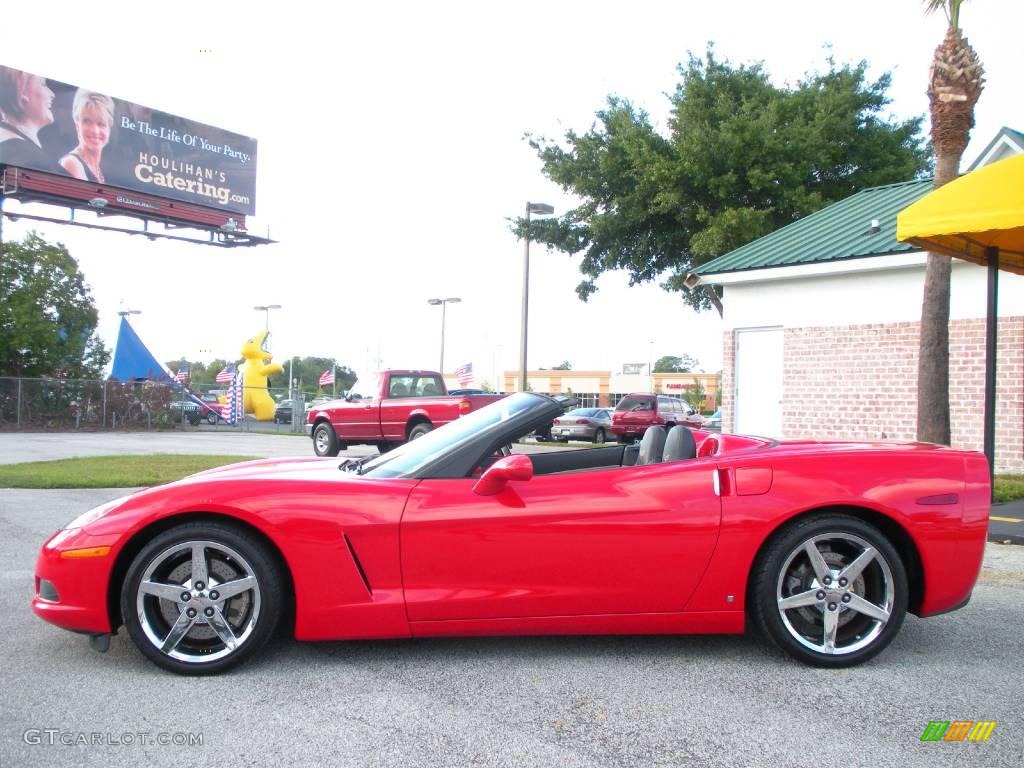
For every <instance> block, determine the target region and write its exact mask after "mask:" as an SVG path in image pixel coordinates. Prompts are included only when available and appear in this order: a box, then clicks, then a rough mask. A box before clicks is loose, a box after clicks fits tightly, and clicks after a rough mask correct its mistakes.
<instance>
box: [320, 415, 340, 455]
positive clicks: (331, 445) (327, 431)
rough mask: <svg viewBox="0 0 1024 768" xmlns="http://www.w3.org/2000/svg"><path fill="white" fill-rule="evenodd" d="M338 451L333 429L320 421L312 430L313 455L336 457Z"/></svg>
mask: <svg viewBox="0 0 1024 768" xmlns="http://www.w3.org/2000/svg"><path fill="white" fill-rule="evenodd" d="M339 450H340V449H339V446H338V436H337V435H336V434H335V433H334V427H332V426H331V425H330V424H328V423H327V422H326V421H321V422H320V423H319V424H317V425H316V427H314V429H313V453H315V454H316V455H317V456H337V455H338V451H339Z"/></svg>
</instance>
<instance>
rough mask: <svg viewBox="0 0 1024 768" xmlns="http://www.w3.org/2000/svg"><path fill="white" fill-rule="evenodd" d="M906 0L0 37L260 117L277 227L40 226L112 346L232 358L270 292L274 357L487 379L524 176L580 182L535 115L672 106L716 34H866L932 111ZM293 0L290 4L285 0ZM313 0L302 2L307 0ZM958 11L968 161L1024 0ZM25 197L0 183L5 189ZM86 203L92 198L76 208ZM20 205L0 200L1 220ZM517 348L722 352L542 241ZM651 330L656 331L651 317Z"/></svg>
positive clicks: (671, 313)
mask: <svg viewBox="0 0 1024 768" xmlns="http://www.w3.org/2000/svg"><path fill="white" fill-rule="evenodd" d="M922 8H923V3H922V2H919V1H918V0H861V1H860V2H857V3H850V2H834V1H833V0H814V1H813V2H804V1H802V0H790V1H789V2H786V3H763V2H752V1H748V0H719V1H718V2H714V3H696V2H672V3H669V2H649V1H647V2H645V1H644V0H633V2H631V3H622V2H604V1H603V0H586V1H579V2H577V1H573V2H559V1H558V0H552V1H551V2H549V3H546V4H534V5H530V4H524V3H510V2H501V1H498V0H494V1H493V2H468V1H467V2H446V1H445V0H434V1H433V2H412V1H411V0H409V1H402V2H398V1H396V2H375V3H364V4H351V5H350V4H348V3H331V4H324V3H317V4H312V3H291V4H286V5H282V4H280V3H274V4H271V3H253V2H244V3H235V2H216V3H191V2H179V3H159V4H158V3H138V2H130V3H129V2H105V3H101V4H97V5H93V6H87V5H82V4H81V3H70V2H68V3H63V2H52V1H51V2H46V0H37V1H36V2H32V3H4V9H3V14H2V15H3V25H4V32H5V34H4V36H3V37H4V39H3V43H2V47H0V63H4V64H7V65H9V66H13V67H17V68H20V69H25V70H28V71H31V72H35V73H38V74H41V75H44V76H47V77H51V78H55V79H57V80H62V81H65V82H68V83H72V84H75V85H80V86H85V87H88V88H92V89H95V90H98V91H102V92H105V93H109V94H111V95H113V96H115V97H117V98H121V99H127V100H130V101H134V102H137V103H140V104H143V105H146V106H150V107H154V108H157V109H160V110H163V111H166V112H170V113H173V114H177V115H181V116H183V117H186V118H189V119H192V120H196V121H199V122H203V123H207V124H210V125H214V126H218V127H221V128H225V129H227V130H230V131H234V132H237V133H241V134H244V135H247V136H252V137H254V138H255V139H257V140H258V142H259V165H258V179H257V192H256V215H255V216H253V217H250V218H249V229H250V231H252V232H254V233H256V234H261V235H266V234H267V232H268V230H269V233H270V236H271V237H272V238H273V239H275V240H278V241H279V243H278V244H275V245H271V246H262V247H256V248H237V249H230V250H228V249H220V248H214V247H209V246H199V245H185V244H177V243H172V242H150V241H148V240H146V239H144V238H141V237H129V236H126V235H119V234H113V233H102V232H94V231H87V230H82V229H75V228H73V227H67V226H45V227H36V229H37V230H38V231H39V232H40V233H41V234H42V235H43V236H44V237H46V238H47V239H50V240H59V241H62V242H64V243H65V244H66V245H67V246H68V248H69V249H70V251H71V253H72V255H73V256H75V258H76V259H77V260H78V262H79V264H80V265H81V267H82V270H83V271H84V273H85V276H86V279H87V280H88V282H89V283H90V285H91V287H92V290H93V295H94V297H95V299H96V302H97V305H98V308H99V311H100V317H101V321H100V333H101V335H102V336H103V338H104V341H105V342H106V343H107V345H108V346H109V347H111V348H113V345H114V342H115V340H116V332H117V321H118V318H117V311H118V310H119V309H122V308H131V309H139V310H141V311H142V313H143V314H142V315H139V316H136V317H134V318H133V325H134V326H135V328H136V329H137V331H138V332H139V334H140V335H141V337H142V338H143V340H144V341H145V342H146V344H147V345H148V346H149V347H150V349H151V350H152V351H153V352H154V354H155V355H156V356H157V358H158V359H160V360H171V359H175V358H178V357H181V356H184V357H187V358H190V359H193V360H196V359H198V360H210V359H213V358H214V357H223V358H229V359H233V358H235V357H237V356H238V350H239V347H240V346H241V344H242V342H243V341H244V340H245V338H247V337H248V336H250V335H251V334H253V333H255V332H256V331H257V330H259V329H260V328H262V326H263V315H262V313H257V312H255V311H254V310H253V309H252V307H253V305H256V304H281V305H282V307H283V309H281V310H278V311H275V312H273V313H272V315H271V330H272V332H273V338H272V345H271V346H272V349H273V351H274V353H275V356H277V357H287V356H288V355H290V354H295V355H323V356H335V357H336V358H337V360H338V362H339V363H340V364H345V365H350V366H352V367H353V368H355V369H356V370H357V371H359V372H361V373H362V372H364V371H366V370H367V368H368V367H369V368H373V367H375V366H376V361H377V360H378V358H379V359H380V360H381V361H382V365H383V366H384V367H414V366H416V367H425V368H436V367H437V365H438V362H439V360H438V358H439V351H440V350H439V344H440V335H441V334H440V326H441V317H440V314H441V313H440V311H439V308H438V307H432V306H429V305H428V304H427V299H429V298H434V297H450V296H457V297H460V298H461V299H462V303H461V304H457V305H454V306H451V305H450V306H449V307H448V312H447V334H446V345H445V368H446V369H447V370H448V371H451V370H453V369H454V368H455V367H456V366H458V365H460V364H462V363H466V362H472V363H473V364H474V368H475V370H476V372H477V375H478V381H479V380H488V381H490V382H492V383H493V381H494V372H495V371H496V370H498V369H499V368H500V369H509V370H511V369H516V368H517V367H518V361H519V338H520V335H519V328H520V305H521V296H522V292H521V291H522V261H523V248H522V243H521V242H520V241H517V240H516V239H515V238H514V237H513V236H512V235H511V233H510V232H509V230H508V219H509V218H510V217H513V216H516V215H521V214H522V211H523V207H524V204H525V202H526V201H527V200H533V201H539V202H546V203H550V204H552V205H554V206H555V208H556V212H563V211H565V209H566V208H567V207H570V206H571V205H572V201H571V200H569V199H567V198H565V197H564V196H563V195H562V193H561V191H560V190H559V189H558V188H557V187H556V186H554V185H553V184H551V183H550V182H549V181H547V180H546V179H545V178H544V176H543V175H542V174H541V172H540V163H539V161H538V159H537V158H536V155H535V153H534V152H533V151H531V149H530V148H529V146H528V145H527V144H526V142H525V141H524V140H523V134H524V133H526V132H531V133H536V134H541V135H545V136H548V137H552V138H554V137H560V136H561V135H562V134H564V132H565V131H566V130H570V129H572V130H576V131H581V132H582V131H586V130H587V129H588V128H589V127H590V125H591V124H592V122H593V120H594V112H595V111H596V110H598V109H600V108H601V107H603V106H604V104H605V99H606V97H607V96H608V95H609V94H617V95H619V96H622V97H625V98H628V99H630V100H631V101H633V102H634V103H635V104H637V105H638V106H640V107H642V108H643V109H645V110H647V111H648V113H649V114H650V115H651V118H652V119H653V120H654V121H655V124H656V125H659V126H661V127H662V128H664V125H665V120H666V118H667V115H668V108H669V102H668V99H667V96H666V94H667V93H670V92H672V91H673V90H674V88H675V85H676V83H677V82H678V74H677V71H676V65H677V64H678V63H679V62H681V61H684V60H685V59H686V57H687V53H688V52H690V51H692V52H694V53H697V54H701V53H703V51H704V49H705V46H706V43H707V42H708V41H714V43H715V50H716V53H717V55H718V56H719V57H720V58H728V59H729V60H731V61H732V62H733V63H734V64H739V63H749V62H752V61H762V62H763V63H764V65H765V67H766V69H767V71H768V72H769V73H771V75H772V77H773V78H774V79H775V81H776V82H777V83H780V84H781V83H785V82H790V83H792V82H795V81H796V80H797V79H799V78H800V77H801V76H802V75H804V74H805V73H807V72H810V71H813V70H816V69H822V68H823V67H824V66H825V59H826V57H827V56H828V55H829V51H828V50H827V49H826V46H831V55H833V56H834V57H835V59H836V60H837V61H838V62H843V63H845V62H850V63H855V62H857V61H859V60H861V59H866V60H867V61H868V62H869V63H870V65H871V75H872V76H873V77H877V76H878V75H880V74H882V73H883V72H885V71H889V72H891V73H892V77H893V85H892V89H891V91H890V94H891V96H892V98H893V104H892V105H891V111H892V114H894V115H895V116H896V117H898V118H900V119H905V118H907V117H911V116H915V115H921V114H926V112H927V98H926V96H925V86H926V80H927V72H928V64H929V62H930V60H931V56H932V52H933V50H934V48H935V46H936V45H937V44H938V43H939V42H940V41H941V38H942V35H943V31H944V27H945V19H944V18H943V17H942V16H941V14H939V15H936V16H931V17H925V16H924V14H923V11H922ZM282 9H287V10H282ZM303 9H304V10H303ZM961 26H962V28H963V29H964V30H965V32H966V34H967V36H968V39H969V40H970V42H971V44H972V45H973V46H974V47H975V49H976V50H977V51H978V53H979V54H980V56H981V59H982V61H983V63H984V65H985V67H986V69H987V73H988V74H987V86H986V89H985V92H984V94H983V95H982V97H981V101H980V102H979V104H978V107H977V110H976V117H977V126H976V128H975V130H974V132H973V133H972V142H971V145H970V147H969V148H968V150H967V153H966V155H965V160H966V162H968V163H969V162H970V161H971V160H973V159H974V157H975V156H977V154H978V153H979V152H980V151H981V149H982V148H983V147H984V146H985V145H986V144H987V143H988V142H989V140H991V138H992V137H993V136H994V135H995V133H996V132H997V131H998V130H999V129H1000V128H1001V127H1002V126H1004V125H1008V126H1010V127H1013V128H1016V129H1018V130H1021V129H1024V98H1022V95H1024V94H1022V87H1021V79H1020V75H1021V71H1022V70H1021V57H1020V42H1019V36H1020V30H1022V29H1024V3H1021V2H1019V1H1018V0H983V1H979V0H974V1H973V2H969V3H965V7H964V9H963V11H962V16H961ZM16 208H17V204H15V203H13V202H8V203H7V209H8V210H15V209H16ZM86 216H87V214H86ZM28 229H29V227H28V226H27V225H26V224H25V222H24V221H23V220H22V221H19V222H16V223H12V222H10V221H9V220H5V222H4V228H3V235H4V238H5V239H12V238H20V237H21V236H22V235H23V234H24V233H25V232H26V231H27V230H28ZM531 257H532V258H531V294H530V296H531V299H530V343H529V364H530V367H531V368H538V367H550V366H553V365H556V364H558V363H560V362H561V361H562V360H565V359H568V360H570V361H572V363H573V367H574V368H576V369H578V370H582V369H602V370H605V369H616V370H617V369H619V368H620V367H621V365H622V363H624V362H647V360H648V359H649V358H650V357H654V358H655V359H656V358H657V357H660V356H662V355H669V354H683V353H686V354H690V355H692V356H694V357H696V358H698V359H699V360H700V363H701V367H702V368H703V369H704V370H706V371H712V372H713V371H717V370H719V369H720V367H721V361H722V332H721V324H720V322H719V320H718V318H717V315H716V314H715V313H714V312H713V311H712V312H708V313H702V314H700V315H698V314H696V313H694V312H693V311H692V310H690V309H689V308H687V307H686V306H685V305H684V304H683V303H682V301H681V300H680V299H679V298H678V297H677V296H674V295H671V294H667V293H665V292H664V291H662V290H661V289H660V288H658V287H657V285H656V284H650V285H646V286H639V287H633V288H629V287H628V286H627V279H626V277H625V276H624V275H623V274H612V275H606V276H604V277H603V278H601V279H600V280H599V281H598V285H599V287H600V290H599V292H598V293H597V294H596V295H595V296H593V297H592V298H591V300H590V301H589V302H588V303H586V304H584V303H582V302H580V301H579V300H578V299H577V298H576V295H575V292H574V288H575V286H576V284H577V283H578V282H579V280H580V275H579V272H578V265H579V260H578V259H574V258H570V257H567V256H565V255H563V254H560V253H549V252H546V251H545V250H544V249H543V248H541V247H538V246H534V248H533V250H532V253H531ZM652 342H653V343H652Z"/></svg>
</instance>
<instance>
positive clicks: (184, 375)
mask: <svg viewBox="0 0 1024 768" xmlns="http://www.w3.org/2000/svg"><path fill="white" fill-rule="evenodd" d="M190 378H191V377H190V376H189V365H188V363H182V364H181V367H180V368H179V369H178V372H177V373H176V374H174V380H175V381H188V380H189V379H190Z"/></svg>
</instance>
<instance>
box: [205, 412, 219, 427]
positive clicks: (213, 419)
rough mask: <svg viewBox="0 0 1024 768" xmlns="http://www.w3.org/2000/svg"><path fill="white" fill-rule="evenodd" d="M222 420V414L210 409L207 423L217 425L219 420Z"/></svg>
mask: <svg viewBox="0 0 1024 768" xmlns="http://www.w3.org/2000/svg"><path fill="white" fill-rule="evenodd" d="M218 421H220V415H218V413H217V412H216V411H209V412H207V414H206V423H207V424H213V425H215V426H216V424H217V422H218Z"/></svg>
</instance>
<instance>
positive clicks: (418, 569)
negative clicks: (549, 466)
mask: <svg viewBox="0 0 1024 768" xmlns="http://www.w3.org/2000/svg"><path fill="white" fill-rule="evenodd" d="M712 473H713V467H712V466H710V465H708V464H706V463H704V462H700V463H698V464H696V465H690V464H684V463H676V464H664V465H653V466H645V467H621V468H615V469H606V470H591V471H585V472H574V473H566V474H551V475H538V476H535V477H533V478H532V479H530V480H527V481H512V482H509V484H508V486H506V488H505V489H504V490H503V491H502V492H501V493H499V494H498V495H496V496H478V495H476V494H475V493H474V492H473V490H472V489H473V485H474V484H475V482H476V481H475V480H474V479H428V480H423V481H422V482H421V483H420V484H419V485H418V486H417V487H416V489H415V490H414V491H413V492H412V494H411V495H410V497H409V500H408V502H407V504H406V508H405V512H404V513H403V516H402V522H401V530H400V537H401V548H402V572H403V584H404V588H405V598H406V606H407V610H408V614H409V619H410V621H438V620H454V619H492V618H510V617H526V616H571V615H588V614H590V615H592V614H628V613H649V612H662V611H679V610H681V609H682V607H683V606H684V605H685V603H686V600H687V598H688V597H689V596H690V594H692V592H693V590H694V589H695V588H696V586H697V584H698V582H699V581H700V578H701V575H702V574H703V573H704V569H705V567H706V566H707V563H708V560H709V559H710V557H711V553H712V550H713V549H714V546H715V542H716V541H717V538H718V529H719V524H720V520H721V502H720V499H719V497H718V496H717V495H716V494H715V491H714V485H713V477H712Z"/></svg>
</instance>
